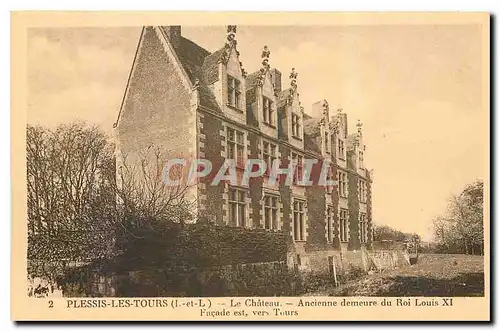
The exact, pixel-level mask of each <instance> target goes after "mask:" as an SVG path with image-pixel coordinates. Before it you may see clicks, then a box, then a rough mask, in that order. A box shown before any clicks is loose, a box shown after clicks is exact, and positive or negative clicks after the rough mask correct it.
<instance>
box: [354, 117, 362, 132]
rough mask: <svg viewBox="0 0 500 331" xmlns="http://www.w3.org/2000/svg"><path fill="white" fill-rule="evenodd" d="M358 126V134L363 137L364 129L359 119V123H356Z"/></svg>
mask: <svg viewBox="0 0 500 331" xmlns="http://www.w3.org/2000/svg"><path fill="white" fill-rule="evenodd" d="M356 126H357V127H358V134H359V135H361V128H362V127H363V123H361V121H360V120H359V119H358V123H356Z"/></svg>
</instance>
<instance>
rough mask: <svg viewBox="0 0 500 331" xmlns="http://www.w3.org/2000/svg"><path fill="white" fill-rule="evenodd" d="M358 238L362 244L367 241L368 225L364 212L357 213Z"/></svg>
mask: <svg viewBox="0 0 500 331" xmlns="http://www.w3.org/2000/svg"><path fill="white" fill-rule="evenodd" d="M359 239H360V240H361V243H362V244H365V243H367V242H368V225H367V223H366V214H364V213H360V214H359Z"/></svg>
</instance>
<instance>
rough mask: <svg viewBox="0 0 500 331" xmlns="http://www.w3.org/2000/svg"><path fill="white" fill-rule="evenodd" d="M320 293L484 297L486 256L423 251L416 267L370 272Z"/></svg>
mask: <svg viewBox="0 0 500 331" xmlns="http://www.w3.org/2000/svg"><path fill="white" fill-rule="evenodd" d="M317 295H331V296H483V295H484V269H483V257H482V256H471V255H461V254H421V255H419V259H418V262H417V264H415V265H413V266H406V267H402V268H399V269H394V270H388V271H384V272H381V273H375V274H372V275H367V276H364V277H362V278H360V279H357V280H353V281H350V282H347V283H346V284H342V285H340V286H339V287H336V288H333V289H328V290H326V291H325V292H323V293H320V294H317Z"/></svg>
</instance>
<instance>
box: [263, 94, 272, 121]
mask: <svg viewBox="0 0 500 331" xmlns="http://www.w3.org/2000/svg"><path fill="white" fill-rule="evenodd" d="M272 105H273V102H272V101H271V99H269V98H266V97H262V115H263V121H264V123H266V124H269V125H274V121H273V117H274V112H273V108H272Z"/></svg>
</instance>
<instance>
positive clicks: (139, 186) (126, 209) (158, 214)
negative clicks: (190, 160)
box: [116, 146, 197, 223]
mask: <svg viewBox="0 0 500 331" xmlns="http://www.w3.org/2000/svg"><path fill="white" fill-rule="evenodd" d="M119 158H120V160H118V161H119V162H118V163H119V165H118V167H117V179H118V181H117V186H116V193H117V197H118V200H119V201H120V206H121V207H122V208H121V210H122V211H123V213H124V215H134V217H135V218H140V219H143V220H145V219H156V220H161V221H162V222H165V221H170V222H174V223H184V222H191V221H194V220H195V218H196V216H197V215H196V213H195V212H194V211H195V206H196V200H194V199H193V198H191V197H190V196H189V193H190V192H191V189H195V187H194V186H190V185H188V184H187V183H186V180H181V181H180V183H179V184H176V185H166V183H165V180H164V177H165V173H164V170H165V169H164V166H165V164H166V162H167V158H166V156H165V155H164V153H162V149H161V148H160V147H155V146H150V147H149V148H148V149H147V150H145V151H141V152H138V153H137V155H135V157H134V158H133V159H132V160H131V159H129V158H128V155H124V156H119ZM183 172H184V169H180V168H173V169H172V170H171V172H170V177H173V178H178V179H182V178H183Z"/></svg>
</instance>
